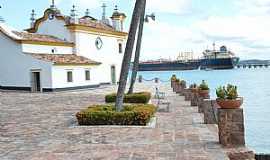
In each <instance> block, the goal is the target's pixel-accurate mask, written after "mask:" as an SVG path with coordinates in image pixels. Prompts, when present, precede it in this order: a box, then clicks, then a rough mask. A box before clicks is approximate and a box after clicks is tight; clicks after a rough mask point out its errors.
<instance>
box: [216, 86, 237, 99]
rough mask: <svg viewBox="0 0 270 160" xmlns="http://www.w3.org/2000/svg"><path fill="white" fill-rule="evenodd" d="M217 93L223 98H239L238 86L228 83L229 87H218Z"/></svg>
mask: <svg viewBox="0 0 270 160" xmlns="http://www.w3.org/2000/svg"><path fill="white" fill-rule="evenodd" d="M216 95H217V97H218V98H221V99H230V100H234V99H237V98H238V92H237V86H234V85H231V84H228V85H227V87H225V86H223V87H222V86H220V87H218V88H217V89H216Z"/></svg>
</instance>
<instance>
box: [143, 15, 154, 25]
mask: <svg viewBox="0 0 270 160" xmlns="http://www.w3.org/2000/svg"><path fill="white" fill-rule="evenodd" d="M149 18H151V19H152V20H153V21H155V20H156V15H155V13H152V14H150V15H146V17H145V20H144V21H145V22H146V23H148V22H149Z"/></svg>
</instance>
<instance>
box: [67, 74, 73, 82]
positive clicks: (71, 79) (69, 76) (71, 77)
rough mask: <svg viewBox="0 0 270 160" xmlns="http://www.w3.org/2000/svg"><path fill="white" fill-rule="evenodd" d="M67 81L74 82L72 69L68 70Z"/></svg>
mask: <svg viewBox="0 0 270 160" xmlns="http://www.w3.org/2000/svg"><path fill="white" fill-rule="evenodd" d="M67 82H73V73H72V71H67Z"/></svg>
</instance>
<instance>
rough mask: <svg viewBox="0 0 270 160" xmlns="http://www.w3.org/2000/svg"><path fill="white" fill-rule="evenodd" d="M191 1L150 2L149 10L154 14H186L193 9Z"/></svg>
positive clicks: (158, 0)
mask: <svg viewBox="0 0 270 160" xmlns="http://www.w3.org/2000/svg"><path fill="white" fill-rule="evenodd" d="M191 3H192V2H191V0H166V1H164V0H148V1H147V8H148V10H150V11H153V12H163V13H172V14H186V13H189V9H190V8H191Z"/></svg>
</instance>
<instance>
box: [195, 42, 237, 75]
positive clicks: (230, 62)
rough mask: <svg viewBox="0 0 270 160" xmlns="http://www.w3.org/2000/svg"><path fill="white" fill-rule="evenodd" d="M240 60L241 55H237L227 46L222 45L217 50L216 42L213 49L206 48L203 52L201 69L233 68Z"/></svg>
mask: <svg viewBox="0 0 270 160" xmlns="http://www.w3.org/2000/svg"><path fill="white" fill-rule="evenodd" d="M239 60H240V59H239V57H236V56H235V54H234V53H233V52H231V51H229V50H228V49H227V47H226V46H221V47H220V48H219V50H216V49H215V43H214V44H213V50H209V49H206V50H205V51H204V52H203V58H202V59H201V60H200V61H201V66H200V69H202V70H211V69H214V70H218V69H233V68H234V67H235V66H236V65H237V64H238V63H239Z"/></svg>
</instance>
